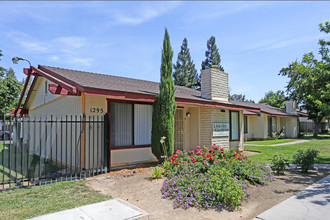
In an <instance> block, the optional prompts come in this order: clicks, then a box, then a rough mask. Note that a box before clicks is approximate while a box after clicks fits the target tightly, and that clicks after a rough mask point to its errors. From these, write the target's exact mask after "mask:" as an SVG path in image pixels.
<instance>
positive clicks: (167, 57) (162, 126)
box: [151, 29, 176, 161]
mask: <svg viewBox="0 0 330 220" xmlns="http://www.w3.org/2000/svg"><path fill="white" fill-rule="evenodd" d="M172 57H173V51H172V48H171V44H170V37H169V34H168V31H167V29H165V36H164V42H163V50H162V64H161V70H160V85H159V94H158V96H157V101H155V103H154V110H153V114H152V131H151V146H152V147H151V149H152V153H153V154H154V155H155V156H156V157H157V159H158V160H160V161H161V160H162V158H161V156H163V155H164V151H163V147H162V145H161V143H160V140H161V137H166V141H165V143H164V144H163V146H164V147H165V148H166V152H167V154H168V155H166V156H167V157H168V156H170V155H171V154H173V153H174V115H175V110H176V103H175V95H174V92H175V87H174V82H173V78H172V66H173V65H172Z"/></svg>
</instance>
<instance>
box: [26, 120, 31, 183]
mask: <svg viewBox="0 0 330 220" xmlns="http://www.w3.org/2000/svg"><path fill="white" fill-rule="evenodd" d="M30 120H31V118H30V115H29V116H28V138H27V139H28V146H27V147H28V148H27V181H28V186H30V177H31V176H30V143H31V142H30V140H31V133H30V126H31V122H30Z"/></svg>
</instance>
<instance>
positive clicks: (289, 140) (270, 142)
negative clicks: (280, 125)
mask: <svg viewBox="0 0 330 220" xmlns="http://www.w3.org/2000/svg"><path fill="white" fill-rule="evenodd" d="M293 141H297V139H278V140H262V141H247V142H245V144H256V145H272V144H282V143H289V142H293Z"/></svg>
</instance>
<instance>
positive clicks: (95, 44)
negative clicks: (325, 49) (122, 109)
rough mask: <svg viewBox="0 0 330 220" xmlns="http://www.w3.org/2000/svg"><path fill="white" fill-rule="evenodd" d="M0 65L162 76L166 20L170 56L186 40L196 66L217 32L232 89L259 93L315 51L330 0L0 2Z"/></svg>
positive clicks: (282, 82) (280, 84)
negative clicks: (21, 59)
mask: <svg viewBox="0 0 330 220" xmlns="http://www.w3.org/2000/svg"><path fill="white" fill-rule="evenodd" d="M0 8H1V13H0V49H1V50H2V52H3V54H4V56H3V57H2V58H1V61H0V65H1V66H3V67H5V68H9V67H12V68H13V69H14V70H15V72H16V74H17V78H18V79H22V78H23V77H25V75H24V74H23V73H22V68H24V67H27V63H24V62H20V63H19V64H18V65H14V64H12V62H11V58H12V57H14V56H19V57H24V58H27V59H28V60H30V61H31V63H32V65H34V66H37V65H38V64H42V65H49V66H58V67H63V68H70V69H77V70H84V71H91V72H96V73H104V74H111V75H118V76H125V77H131V78H138V79H145V80H151V81H157V82H158V81H159V79H160V62H161V49H162V41H163V37H164V28H165V27H167V28H168V31H169V34H170V39H171V45H172V49H173V51H174V55H173V63H175V62H176V60H177V54H178V52H179V49H180V46H181V44H182V40H183V38H184V37H186V38H187V39H188V46H189V47H190V52H191V56H192V59H193V60H194V63H195V64H196V68H197V70H198V72H200V69H201V62H202V60H204V59H205V50H206V41H207V40H208V39H209V38H210V36H212V35H213V36H215V37H216V43H217V46H218V48H219V51H220V55H221V60H222V61H221V64H222V66H223V67H224V69H225V71H226V72H228V73H229V87H230V89H231V93H232V94H234V93H242V94H245V95H246V97H247V98H249V99H253V100H255V101H259V100H260V99H261V98H262V97H263V96H264V94H265V92H267V91H269V90H273V91H275V90H278V89H281V90H283V89H284V88H285V86H286V83H287V81H288V79H287V78H285V77H282V76H278V73H279V71H280V69H281V68H282V67H286V66H287V65H288V64H289V63H290V62H292V61H294V60H296V59H301V57H302V55H303V54H304V53H306V52H310V51H314V52H315V53H317V51H318V47H319V46H318V39H320V38H325V37H326V36H325V35H324V34H321V33H320V32H319V29H318V24H319V23H324V22H325V21H329V20H330V17H329V15H330V2H305V1H303V2H282V1H280V2H260V1H257V2H215V1H210V2H186V1H185V2H165V1H161V2H146V1H144V2H104V1H101V2H75V1H69V2H42V1H38V2H3V1H1V2H0Z"/></svg>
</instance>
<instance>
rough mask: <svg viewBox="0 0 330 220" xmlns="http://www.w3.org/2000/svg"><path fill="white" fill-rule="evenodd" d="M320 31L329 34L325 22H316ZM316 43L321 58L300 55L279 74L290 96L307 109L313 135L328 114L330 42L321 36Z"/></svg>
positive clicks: (329, 25)
mask: <svg viewBox="0 0 330 220" xmlns="http://www.w3.org/2000/svg"><path fill="white" fill-rule="evenodd" d="M320 31H321V32H324V33H326V34H329V32H330V24H329V22H325V24H324V25H323V24H320ZM319 44H320V49H319V54H320V55H321V60H317V59H316V58H315V56H314V54H313V52H310V53H307V54H304V56H303V58H302V60H301V61H300V62H298V61H295V62H292V63H291V64H289V66H288V67H286V68H282V70H281V71H280V73H279V75H282V76H287V77H288V78H289V79H290V81H289V83H288V85H287V91H288V92H289V94H290V97H292V98H293V99H295V100H296V101H297V102H298V103H299V104H301V106H302V107H303V108H304V109H306V110H307V114H308V118H309V119H312V120H313V121H314V123H315V126H314V131H313V134H314V137H317V134H318V129H319V127H320V122H321V121H322V119H323V118H325V117H329V116H330V104H329V103H330V58H329V49H330V48H329V46H330V41H326V40H323V39H321V40H319Z"/></svg>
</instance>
